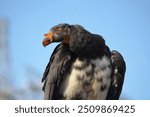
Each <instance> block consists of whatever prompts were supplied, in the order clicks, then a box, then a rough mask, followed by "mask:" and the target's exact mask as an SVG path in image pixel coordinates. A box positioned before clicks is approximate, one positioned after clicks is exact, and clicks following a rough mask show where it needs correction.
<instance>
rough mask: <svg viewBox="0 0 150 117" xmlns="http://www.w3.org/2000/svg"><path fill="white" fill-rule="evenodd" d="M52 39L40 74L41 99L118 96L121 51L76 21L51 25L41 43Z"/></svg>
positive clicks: (122, 67) (123, 69)
mask: <svg viewBox="0 0 150 117" xmlns="http://www.w3.org/2000/svg"><path fill="white" fill-rule="evenodd" d="M55 42H56V43H59V44H58V45H57V46H56V48H55V49H54V51H53V52H52V55H51V57H50V59H49V62H48V64H47V66H46V68H45V71H44V73H43V77H42V82H43V88H42V90H43V91H44V100H119V98H120V94H121V92H122V87H123V84H124V78H125V72H126V63H125V60H124V58H123V56H122V55H121V53H119V52H118V51H117V50H112V51H111V50H110V48H109V47H108V46H107V44H106V43H105V40H104V38H103V37H102V36H101V35H99V34H94V33H91V32H89V31H88V30H86V29H85V28H84V27H83V26H81V25H78V24H68V23H60V24H58V25H55V26H53V27H52V28H51V29H50V30H49V31H48V33H46V34H44V39H43V41H42V44H43V46H44V47H46V46H48V45H49V44H51V43H55Z"/></svg>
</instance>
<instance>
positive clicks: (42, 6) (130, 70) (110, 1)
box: [0, 0, 150, 99]
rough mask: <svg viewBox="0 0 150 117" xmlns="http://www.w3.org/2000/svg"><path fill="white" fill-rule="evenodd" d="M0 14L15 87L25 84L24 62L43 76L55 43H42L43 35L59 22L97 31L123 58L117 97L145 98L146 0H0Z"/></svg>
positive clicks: (149, 85) (149, 44)
mask: <svg viewBox="0 0 150 117" xmlns="http://www.w3.org/2000/svg"><path fill="white" fill-rule="evenodd" d="M0 18H1V19H6V20H7V21H8V23H9V44H10V52H11V59H12V72H13V73H14V74H15V77H16V81H15V82H16V83H17V84H16V85H18V84H22V83H24V79H25V73H24V68H25V67H27V66H28V65H33V66H34V67H35V68H36V69H37V70H38V71H39V73H40V75H41V77H42V73H43V71H44V69H45V66H46V64H47V63H48V60H49V57H50V55H51V53H52V51H53V49H54V48H55V46H56V44H52V45H50V46H48V47H46V48H44V47H43V46H42V44H41V43H42V40H43V38H44V37H43V34H44V33H46V32H47V31H48V30H49V29H50V28H51V27H52V26H54V25H56V24H59V23H70V24H80V25H82V26H83V27H85V28H86V29H87V30H89V31H90V32H93V33H98V34H100V35H102V36H103V37H104V38H105V41H106V44H107V45H108V46H109V47H110V49H111V50H114V49H116V50H118V51H120V52H121V53H122V55H123V56H124V58H125V61H126V64H127V71H126V79H125V82H124V87H123V92H122V95H123V96H125V97H128V98H129V99H150V92H149V89H150V75H149V73H150V69H149V66H150V62H149V61H150V52H149V50H150V1H149V0H105V1H104V0H103V1H102V0H24V1H23V0H0ZM40 80H41V79H39V82H40Z"/></svg>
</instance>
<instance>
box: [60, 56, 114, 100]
mask: <svg viewBox="0 0 150 117" xmlns="http://www.w3.org/2000/svg"><path fill="white" fill-rule="evenodd" d="M110 83H111V65H110V60H109V58H107V57H106V56H103V57H102V58H97V59H92V60H87V59H83V60H80V59H79V58H77V59H76V60H75V62H74V63H73V65H72V70H71V73H68V74H67V75H66V76H65V78H64V80H63V81H62V83H61V86H60V93H63V94H62V95H63V97H64V98H65V99H85V100H86V99H102V100H103V99H106V96H107V93H108V89H109V87H110Z"/></svg>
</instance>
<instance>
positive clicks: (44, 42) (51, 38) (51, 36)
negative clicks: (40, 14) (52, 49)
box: [42, 32, 53, 47]
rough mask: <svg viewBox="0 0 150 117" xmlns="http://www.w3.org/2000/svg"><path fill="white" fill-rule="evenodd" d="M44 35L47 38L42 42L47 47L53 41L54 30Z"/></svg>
mask: <svg viewBox="0 0 150 117" xmlns="http://www.w3.org/2000/svg"><path fill="white" fill-rule="evenodd" d="M44 36H45V38H44V40H43V42H42V43H43V46H44V47H45V46H47V45H49V44H50V43H52V42H53V35H52V32H48V33H47V34H44Z"/></svg>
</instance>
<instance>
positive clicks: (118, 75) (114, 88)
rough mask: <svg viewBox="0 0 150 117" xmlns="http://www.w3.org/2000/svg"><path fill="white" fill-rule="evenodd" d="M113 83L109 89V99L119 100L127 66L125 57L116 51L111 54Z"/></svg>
mask: <svg viewBox="0 0 150 117" xmlns="http://www.w3.org/2000/svg"><path fill="white" fill-rule="evenodd" d="M111 63H112V69H113V71H112V72H113V73H112V82H111V86H110V88H109V92H108V96H107V99H110V100H118V99H119V97H120V94H121V91H122V87H123V82H124V77H125V71H126V64H125V61H124V58H123V56H122V55H121V54H120V53H119V52H118V51H116V50H113V51H112V52H111Z"/></svg>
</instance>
